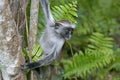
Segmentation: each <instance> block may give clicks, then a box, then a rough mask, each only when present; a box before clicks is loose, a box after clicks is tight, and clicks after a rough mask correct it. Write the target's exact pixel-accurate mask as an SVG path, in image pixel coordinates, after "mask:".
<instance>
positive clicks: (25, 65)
mask: <svg viewBox="0 0 120 80" xmlns="http://www.w3.org/2000/svg"><path fill="white" fill-rule="evenodd" d="M21 69H22V70H27V69H29V63H25V64H23V65H21Z"/></svg>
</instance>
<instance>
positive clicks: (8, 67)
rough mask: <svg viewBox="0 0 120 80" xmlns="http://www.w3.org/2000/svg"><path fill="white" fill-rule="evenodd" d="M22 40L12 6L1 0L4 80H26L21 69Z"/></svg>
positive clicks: (0, 56) (0, 53)
mask: <svg viewBox="0 0 120 80" xmlns="http://www.w3.org/2000/svg"><path fill="white" fill-rule="evenodd" d="M9 1H10V0H9ZM11 1H12V0H11ZM20 40H21V39H20V36H19V34H18V29H17V25H16V22H15V19H14V17H13V12H12V11H11V9H10V4H9V2H8V0H0V66H2V67H3V68H2V69H1V72H2V77H3V80H26V77H25V74H24V73H23V72H22V71H21V68H20V65H21V64H23V63H24V58H23V56H22V49H21V41H20Z"/></svg>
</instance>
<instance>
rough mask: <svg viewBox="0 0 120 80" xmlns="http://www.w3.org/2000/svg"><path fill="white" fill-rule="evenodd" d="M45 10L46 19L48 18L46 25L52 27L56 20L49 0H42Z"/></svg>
mask: <svg viewBox="0 0 120 80" xmlns="http://www.w3.org/2000/svg"><path fill="white" fill-rule="evenodd" d="M40 3H41V6H42V9H43V12H44V14H45V19H46V23H47V24H46V26H47V27H50V26H52V25H54V24H55V20H54V18H53V15H52V13H51V10H50V3H49V0H40Z"/></svg>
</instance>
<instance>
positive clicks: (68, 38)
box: [64, 36, 72, 40]
mask: <svg viewBox="0 0 120 80" xmlns="http://www.w3.org/2000/svg"><path fill="white" fill-rule="evenodd" d="M71 37H72V36H67V37H65V38H64V39H65V40H70V39H71Z"/></svg>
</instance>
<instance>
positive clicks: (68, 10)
mask: <svg viewBox="0 0 120 80" xmlns="http://www.w3.org/2000/svg"><path fill="white" fill-rule="evenodd" d="M52 11H53V15H54V17H55V19H56V20H61V19H68V20H70V21H72V22H75V23H76V20H75V18H74V17H78V15H77V13H76V11H77V1H72V3H69V4H65V5H59V6H54V7H52Z"/></svg>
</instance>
